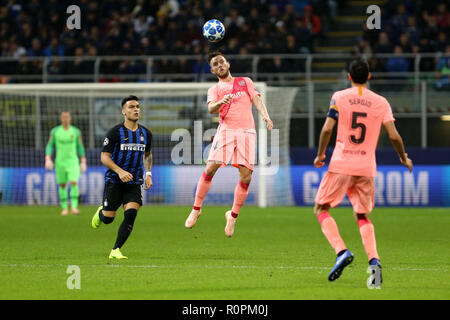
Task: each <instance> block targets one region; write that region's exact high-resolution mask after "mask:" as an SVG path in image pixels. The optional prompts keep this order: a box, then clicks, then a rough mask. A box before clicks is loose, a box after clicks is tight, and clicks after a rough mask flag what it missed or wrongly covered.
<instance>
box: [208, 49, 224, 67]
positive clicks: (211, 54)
mask: <svg viewBox="0 0 450 320" xmlns="http://www.w3.org/2000/svg"><path fill="white" fill-rule="evenodd" d="M217 56H223V53H222V52H220V51H212V52H210V53H208V63H209V64H211V60H212V59H213V58H214V57H217Z"/></svg>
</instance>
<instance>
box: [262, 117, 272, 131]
mask: <svg viewBox="0 0 450 320" xmlns="http://www.w3.org/2000/svg"><path fill="white" fill-rule="evenodd" d="M264 121H265V122H266V127H267V130H269V131H270V130H272V129H273V122H272V120H270V118H266V119H264Z"/></svg>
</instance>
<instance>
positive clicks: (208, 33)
mask: <svg viewBox="0 0 450 320" xmlns="http://www.w3.org/2000/svg"><path fill="white" fill-rule="evenodd" d="M224 35H225V26H224V25H223V23H222V22H220V21H219V20H216V19H212V20H209V21H206V22H205V24H204V25H203V36H204V37H205V38H206V40H208V41H209V42H219V41H220V40H222V38H223V36H224Z"/></svg>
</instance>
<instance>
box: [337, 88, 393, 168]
mask: <svg viewBox="0 0 450 320" xmlns="http://www.w3.org/2000/svg"><path fill="white" fill-rule="evenodd" d="M330 109H335V110H337V115H338V126H337V137H336V146H335V148H334V151H333V156H332V157H331V160H330V165H329V167H328V171H329V172H335V173H341V174H346V175H352V176H366V177H375V176H376V174H377V167H376V160H375V149H376V147H377V143H378V138H379V135H380V129H381V126H382V124H384V123H386V122H389V121H395V119H394V116H393V115H392V110H391V107H390V105H389V103H388V102H387V100H386V98H384V97H382V96H380V95H378V94H376V93H375V92H373V91H370V90H369V89H366V88H362V87H352V88H349V89H345V90H341V91H337V92H335V93H334V94H333V96H332V97H331V103H330ZM335 113H336V112H335Z"/></svg>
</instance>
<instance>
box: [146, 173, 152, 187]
mask: <svg viewBox="0 0 450 320" xmlns="http://www.w3.org/2000/svg"><path fill="white" fill-rule="evenodd" d="M152 184H153V181H152V177H151V176H147V177H146V178H145V190H148V189H150V187H151V186H152Z"/></svg>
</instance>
